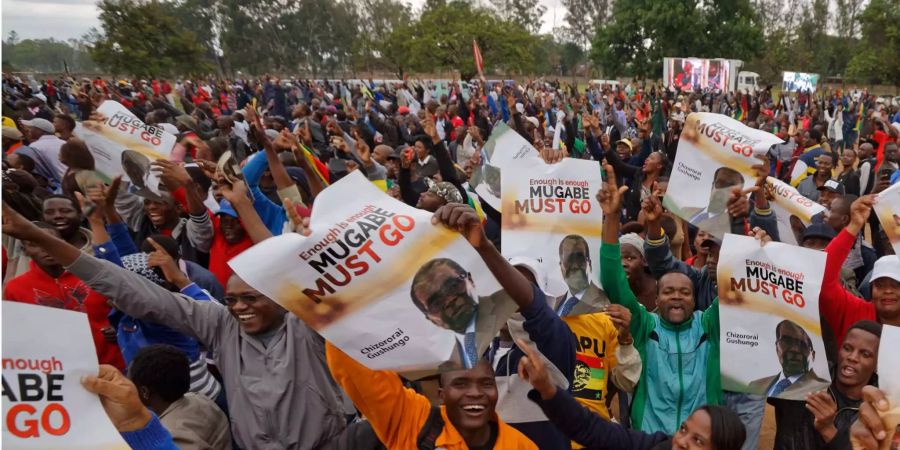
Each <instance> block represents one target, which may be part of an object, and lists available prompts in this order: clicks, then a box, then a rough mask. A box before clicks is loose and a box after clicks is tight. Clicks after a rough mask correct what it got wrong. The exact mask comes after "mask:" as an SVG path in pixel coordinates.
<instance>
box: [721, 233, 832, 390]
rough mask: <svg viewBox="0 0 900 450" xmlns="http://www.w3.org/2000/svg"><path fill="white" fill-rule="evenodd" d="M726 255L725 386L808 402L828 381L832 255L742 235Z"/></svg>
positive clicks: (725, 248)
mask: <svg viewBox="0 0 900 450" xmlns="http://www.w3.org/2000/svg"><path fill="white" fill-rule="evenodd" d="M719 255H720V256H719V265H718V270H717V281H718V285H719V321H720V330H721V331H720V336H721V337H720V339H721V371H722V389H724V390H728V391H735V392H749V393H753V394H760V395H766V396H768V397H776V398H781V399H786V400H805V398H806V394H808V393H812V392H816V391H819V390H822V389H825V388H826V387H828V385H829V384H830V383H831V381H830V376H829V372H828V362H827V361H826V358H825V346H824V344H823V343H822V329H821V325H820V321H819V290H820V287H821V285H822V276H823V274H824V272H825V255H824V254H823V253H822V252H818V251H815V250H808V249H804V248H800V247H796V246H793V245H788V244H782V243H778V242H771V243H768V244H766V245H765V246H762V247H761V246H760V243H759V241H757V240H756V239H754V238H752V237H747V236H739V235H735V234H726V235H725V239H724V241H723V242H722V251H721V252H720V254H719Z"/></svg>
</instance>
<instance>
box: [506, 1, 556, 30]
mask: <svg viewBox="0 0 900 450" xmlns="http://www.w3.org/2000/svg"><path fill="white" fill-rule="evenodd" d="M493 4H494V8H495V9H496V10H497V13H498V14H499V15H500V18H502V19H503V20H505V21H507V22H512V23H515V24H518V25H520V26H522V27H524V28H525V29H526V30H528V31H529V32H530V33H538V32H539V31H541V23H542V22H543V17H544V13H545V12H547V7H546V6H544V5H541V4H540V3H539V0H494V1H493Z"/></svg>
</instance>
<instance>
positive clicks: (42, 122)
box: [22, 117, 56, 134]
mask: <svg viewBox="0 0 900 450" xmlns="http://www.w3.org/2000/svg"><path fill="white" fill-rule="evenodd" d="M22 125H25V126H26V127H28V128H37V129H38V130H41V131H43V132H45V133H50V134H53V133H55V132H56V130H55V129H53V124H52V123H51V122H50V121H49V120H47V119H42V118H40V117H35V118H34V119H31V120H23V121H22Z"/></svg>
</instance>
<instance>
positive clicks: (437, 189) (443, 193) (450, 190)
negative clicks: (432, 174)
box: [425, 178, 462, 203]
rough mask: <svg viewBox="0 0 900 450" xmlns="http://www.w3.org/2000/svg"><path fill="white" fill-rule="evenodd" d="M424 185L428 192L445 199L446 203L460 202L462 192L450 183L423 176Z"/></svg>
mask: <svg viewBox="0 0 900 450" xmlns="http://www.w3.org/2000/svg"><path fill="white" fill-rule="evenodd" d="M425 185H426V186H428V192H431V193H432V194H434V195H437V196H438V197H440V198H442V199H444V200H446V201H447V203H462V194H460V193H459V189H457V188H456V186H454V185H453V184H452V183H449V182H446V181H441V182H436V181H434V180H432V179H431V178H425Z"/></svg>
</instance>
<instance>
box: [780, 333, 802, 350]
mask: <svg viewBox="0 0 900 450" xmlns="http://www.w3.org/2000/svg"><path fill="white" fill-rule="evenodd" d="M775 342H776V343H777V344H778V345H779V346H781V348H783V349H784V348H788V347H794V348H797V349H799V350H808V349H809V343H808V342H806V340H805V339H795V338H792V337H789V336H782V337H780V338H778V340H777V341H775Z"/></svg>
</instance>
